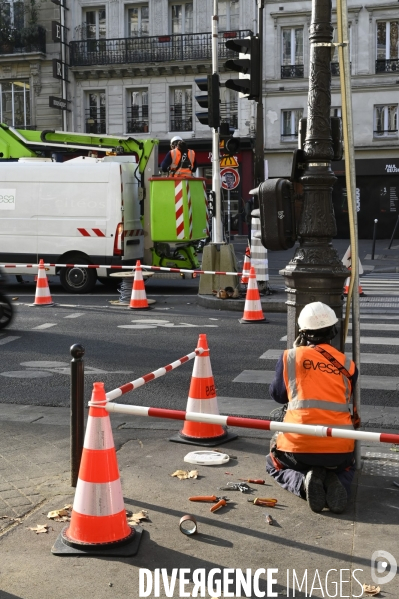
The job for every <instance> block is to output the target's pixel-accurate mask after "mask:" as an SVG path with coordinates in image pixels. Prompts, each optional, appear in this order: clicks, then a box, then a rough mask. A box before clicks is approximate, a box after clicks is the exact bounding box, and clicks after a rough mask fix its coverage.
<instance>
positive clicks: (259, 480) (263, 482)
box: [238, 478, 266, 485]
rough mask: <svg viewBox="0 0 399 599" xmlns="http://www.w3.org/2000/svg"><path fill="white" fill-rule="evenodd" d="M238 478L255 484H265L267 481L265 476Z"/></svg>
mask: <svg viewBox="0 0 399 599" xmlns="http://www.w3.org/2000/svg"><path fill="white" fill-rule="evenodd" d="M238 480H245V482H246V483H253V484H254V485H264V484H265V482H266V481H264V480H263V478H239V479H238Z"/></svg>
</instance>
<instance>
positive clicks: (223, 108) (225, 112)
mask: <svg viewBox="0 0 399 599" xmlns="http://www.w3.org/2000/svg"><path fill="white" fill-rule="evenodd" d="M220 120H221V121H222V122H227V123H229V125H230V127H233V128H234V129H238V102H221V103H220Z"/></svg>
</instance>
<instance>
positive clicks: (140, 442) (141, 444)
mask: <svg viewBox="0 0 399 599" xmlns="http://www.w3.org/2000/svg"><path fill="white" fill-rule="evenodd" d="M137 441H138V443H139V445H140V447H141V449H143V447H144V445H143V442H142V441H140V439H137Z"/></svg>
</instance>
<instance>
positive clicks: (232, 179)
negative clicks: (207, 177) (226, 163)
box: [220, 167, 240, 190]
mask: <svg viewBox="0 0 399 599" xmlns="http://www.w3.org/2000/svg"><path fill="white" fill-rule="evenodd" d="M220 178H221V179H222V187H223V189H230V190H231V189H235V188H236V187H238V185H239V183H240V175H239V174H238V171H237V170H236V169H235V168H231V167H228V168H223V169H222V170H221V171H220Z"/></svg>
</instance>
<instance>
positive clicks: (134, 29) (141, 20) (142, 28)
mask: <svg viewBox="0 0 399 599" xmlns="http://www.w3.org/2000/svg"><path fill="white" fill-rule="evenodd" d="M149 21H150V14H149V8H148V4H143V5H141V6H140V5H137V6H134V8H128V11H127V23H128V31H127V35H128V37H145V36H147V35H149V33H150V28H149Z"/></svg>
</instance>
